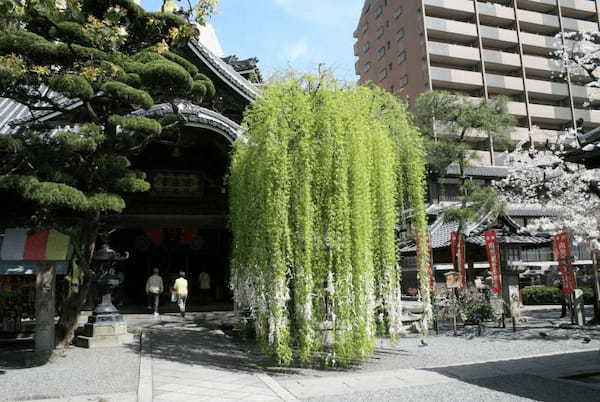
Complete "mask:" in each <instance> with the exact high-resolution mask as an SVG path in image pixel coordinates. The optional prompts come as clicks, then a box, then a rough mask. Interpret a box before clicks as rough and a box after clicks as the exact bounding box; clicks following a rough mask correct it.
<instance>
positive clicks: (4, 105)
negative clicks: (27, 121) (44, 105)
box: [0, 98, 31, 134]
mask: <svg viewBox="0 0 600 402" xmlns="http://www.w3.org/2000/svg"><path fill="white" fill-rule="evenodd" d="M26 117H31V114H30V113H29V109H27V107H26V106H24V105H21V104H20V103H17V102H15V101H13V100H12V99H6V98H0V134H5V133H7V132H8V131H9V130H10V128H11V127H10V126H9V125H8V123H10V122H11V121H14V120H18V119H23V118H26Z"/></svg>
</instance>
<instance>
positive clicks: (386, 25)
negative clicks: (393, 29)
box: [385, 20, 390, 28]
mask: <svg viewBox="0 0 600 402" xmlns="http://www.w3.org/2000/svg"><path fill="white" fill-rule="evenodd" d="M385 27H386V28H389V27H390V20H387V21H386V22H385Z"/></svg>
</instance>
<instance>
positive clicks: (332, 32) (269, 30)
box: [142, 0, 363, 81]
mask: <svg viewBox="0 0 600 402" xmlns="http://www.w3.org/2000/svg"><path fill="white" fill-rule="evenodd" d="M160 4H162V1H160V0H142V5H143V6H144V7H145V8H146V9H147V10H155V9H157V8H159V7H160ZM362 5H363V0H221V2H220V5H219V10H220V11H219V14H217V15H216V16H214V17H212V18H211V19H210V23H211V24H212V25H213V26H214V27H215V30H216V31H217V35H218V36H219V40H220V41H221V45H222V47H223V51H224V52H225V55H229V54H236V55H237V56H238V57H240V58H246V57H254V56H256V57H258V58H259V60H260V68H261V71H262V72H263V77H264V78H268V76H270V75H271V74H272V73H273V72H276V71H285V70H287V69H289V68H293V69H294V70H299V71H308V72H316V71H317V66H318V65H319V63H324V64H325V65H326V66H327V67H329V68H331V69H333V71H334V73H335V75H336V76H337V77H338V78H340V79H344V80H348V81H355V80H356V79H357V77H356V76H355V74H354V62H355V57H354V54H353V49H352V46H353V44H354V38H353V37H352V32H354V29H355V28H356V24H357V22H358V18H359V17H360V12H361V9H362Z"/></svg>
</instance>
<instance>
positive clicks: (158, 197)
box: [0, 35, 260, 331]
mask: <svg viewBox="0 0 600 402" xmlns="http://www.w3.org/2000/svg"><path fill="white" fill-rule="evenodd" d="M207 36H208V38H209V39H210V41H209V43H205V42H204V41H202V40H200V39H199V38H203V36H202V35H201V36H200V37H196V38H194V39H192V40H191V41H190V42H189V43H188V47H187V49H186V53H187V54H186V58H187V59H188V60H189V61H191V62H193V63H194V64H195V65H196V66H197V67H198V69H199V70H200V72H201V73H203V74H205V75H206V76H208V77H209V78H210V80H211V81H212V82H213V84H214V86H215V88H216V96H215V97H214V98H213V100H212V101H211V103H210V104H209V105H204V107H201V106H198V105H194V104H191V103H186V102H182V103H180V104H178V105H177V107H178V109H179V112H180V115H182V116H183V117H184V118H185V121H186V123H185V128H184V129H183V132H182V135H181V138H180V140H179V141H178V142H177V143H176V144H175V145H172V144H169V145H167V144H164V143H160V142H156V143H152V144H150V145H149V146H148V147H147V148H146V149H145V150H144V151H143V152H142V153H141V154H140V155H138V156H136V157H135V158H133V159H131V163H132V165H133V167H134V168H136V169H139V170H142V171H144V172H146V173H147V175H148V179H149V181H150V183H151V189H150V190H149V191H148V192H146V193H141V194H133V195H130V196H129V197H128V198H126V205H127V208H126V210H125V211H124V212H123V213H122V214H119V215H115V216H109V217H108V218H107V219H106V223H107V224H110V226H112V227H114V228H116V230H114V231H113V232H112V234H111V235H110V238H109V239H108V242H109V244H110V247H111V248H113V249H114V250H115V251H117V252H120V253H123V252H128V253H129V255H130V257H129V259H128V260H126V261H123V262H122V263H120V264H119V265H118V266H117V271H118V272H117V276H118V277H120V278H121V279H122V284H121V291H120V292H117V295H116V296H117V297H116V299H117V300H116V302H117V303H119V304H120V303H124V304H125V305H136V306H145V304H146V303H145V289H144V283H145V281H146V278H147V277H149V276H150V275H151V274H152V270H153V269H154V268H158V269H159V270H160V272H161V275H162V276H163V278H164V279H165V286H166V287H170V286H171V284H172V283H171V282H172V281H173V280H174V279H175V276H176V275H177V273H178V272H179V271H184V272H186V274H187V277H188V280H189V282H190V289H191V290H190V297H191V300H190V303H191V304H192V305H201V304H213V305H214V304H218V303H221V304H223V305H228V304H229V303H230V301H231V295H230V293H229V289H228V281H229V256H230V246H231V233H230V230H229V225H228V190H227V186H228V183H227V179H228V169H229V155H230V152H231V150H232V144H233V142H234V141H235V140H236V139H237V138H238V137H239V136H240V135H241V133H240V123H241V121H242V117H243V113H244V110H245V109H246V107H247V106H248V105H249V104H250V102H252V100H253V99H255V98H256V97H257V96H258V94H259V92H258V90H257V87H256V86H255V85H254V84H253V83H252V82H250V81H248V79H247V77H249V76H252V77H260V72H259V71H258V67H257V60H256V59H254V58H253V59H249V60H247V61H244V60H238V59H237V58H235V57H230V58H225V59H223V58H222V54H215V51H218V49H220V45H219V44H218V40H217V39H216V36H211V35H207ZM211 48H212V50H211ZM78 107H81V103H80V102H79V103H78V102H75V103H72V104H69V105H67V106H66V108H67V109H72V110H76V109H77V108H78ZM168 114H172V107H171V105H167V104H157V105H154V106H153V107H151V108H150V109H147V110H138V111H136V112H134V113H133V115H136V116H147V117H161V116H165V115H168ZM55 118H56V114H46V115H44V114H36V115H35V116H33V115H32V114H31V113H30V112H29V110H28V109H27V108H26V107H25V106H23V105H20V104H17V103H15V102H13V101H11V100H8V99H0V135H1V134H3V133H7V132H10V130H12V129H13V127H14V126H16V125H18V124H19V123H22V122H31V121H32V120H36V121H50V120H52V119H55ZM7 204H8V203H7ZM5 207H6V208H5V210H4V211H3V214H2V215H3V218H2V223H1V224H0V227H2V228H4V229H3V230H0V280H1V284H0V285H1V286H0V298H1V300H2V301H3V302H2V303H0V304H2V306H3V307H2V308H7V309H10V307H11V306H13V307H14V306H17V305H20V306H22V308H20V310H18V311H17V310H15V309H12V310H11V311H10V312H9V311H8V310H7V311H6V312H2V311H0V316H2V317H3V320H4V321H5V322H4V323H2V322H0V326H3V327H4V328H5V329H10V327H11V326H12V327H14V326H15V321H16V320H17V318H19V317H24V316H27V315H29V316H30V315H31V313H32V311H26V310H27V306H30V307H31V308H30V309H29V310H31V309H32V308H33V306H31V305H30V304H31V301H32V300H33V296H32V295H31V289H32V288H34V287H32V283H34V282H35V273H36V271H37V269H38V267H39V264H41V263H43V261H44V260H47V259H48V258H49V254H48V253H49V252H52V253H54V254H53V255H54V257H52V258H53V261H57V260H62V262H61V264H60V266H58V267H57V268H58V269H57V273H58V280H57V288H58V289H59V291H58V293H59V294H58V297H59V298H60V288H61V286H63V285H64V278H65V277H64V275H65V274H66V273H67V265H68V261H69V258H70V255H69V250H68V242H67V244H65V243H64V242H62V243H61V242H60V241H58V242H57V241H56V240H52V241H51V242H50V241H49V240H48V238H50V239H55V238H56V236H57V234H55V233H53V232H50V233H48V232H46V233H45V234H41V236H42V237H44V236H45V238H46V240H45V243H44V245H43V246H44V247H45V248H44V247H42V245H41V242H43V241H41V240H40V241H38V240H39V239H37V240H36V239H32V235H31V234H29V233H28V232H27V230H26V229H21V228H19V225H20V224H21V223H20V222H19V221H18V220H14V221H13V220H12V219H9V218H10V216H11V213H13V212H15V211H16V210H15V211H12V208H11V206H10V205H5ZM34 240H35V241H34ZM63 240H64V239H63ZM34 245H35V247H33V246H34ZM32 247H33V248H32ZM47 249H48V250H50V249H51V250H50V251H49V252H48V251H47ZM60 253H62V254H61V255H60V256H59V257H56V255H58V254H60ZM201 273H204V284H203V289H204V290H206V291H205V292H202V293H203V295H202V298H201V300H200V293H201V292H199V291H198V292H197V291H195V290H196V289H200V274H201ZM206 274H208V276H209V278H210V280H209V282H207V281H206ZM207 283H210V288H209V289H206V284H207ZM11 300H12V301H11ZM92 303H93V302H92ZM0 321H2V320H0ZM13 329H14V328H13ZM1 330H2V328H0V331H1Z"/></svg>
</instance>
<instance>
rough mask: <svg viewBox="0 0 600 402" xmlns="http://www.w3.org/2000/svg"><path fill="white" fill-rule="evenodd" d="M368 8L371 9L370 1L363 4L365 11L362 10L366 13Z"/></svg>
mask: <svg viewBox="0 0 600 402" xmlns="http://www.w3.org/2000/svg"><path fill="white" fill-rule="evenodd" d="M370 9H371V3H367V5H366V6H365V12H364V14H367V13H368V12H369V10H370Z"/></svg>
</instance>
